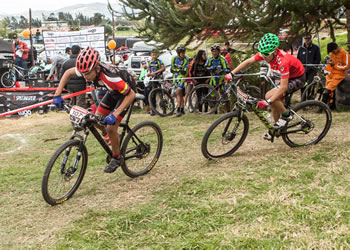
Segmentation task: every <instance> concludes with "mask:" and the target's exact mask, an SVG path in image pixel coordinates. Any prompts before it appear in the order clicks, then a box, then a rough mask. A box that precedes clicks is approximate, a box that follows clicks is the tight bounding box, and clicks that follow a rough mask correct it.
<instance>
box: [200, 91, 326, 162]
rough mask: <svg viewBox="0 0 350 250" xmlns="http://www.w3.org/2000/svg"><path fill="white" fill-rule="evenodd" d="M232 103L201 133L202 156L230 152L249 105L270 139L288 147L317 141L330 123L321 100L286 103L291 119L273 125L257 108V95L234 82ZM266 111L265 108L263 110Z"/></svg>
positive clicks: (244, 127)
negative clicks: (228, 110) (233, 101)
mask: <svg viewBox="0 0 350 250" xmlns="http://www.w3.org/2000/svg"><path fill="white" fill-rule="evenodd" d="M231 86H234V87H235V88H236V89H237V91H236V96H237V102H236V104H235V107H234V108H233V110H232V111H231V112H230V113H227V114H225V115H223V116H222V117H220V118H219V119H217V120H216V121H214V123H213V124H212V125H211V126H210V127H209V129H208V130H207V131H206V133H205V134H204V136H203V139H202V144H201V150H202V154H203V156H204V157H205V158H208V159H216V158H221V157H226V156H230V155H232V154H233V153H234V152H235V151H236V150H237V149H238V148H239V147H240V146H241V145H242V144H243V142H244V140H245V139H246V137H247V134H248V130H249V120H248V117H247V116H246V114H245V112H246V111H247V109H251V110H252V111H253V112H254V113H255V115H256V116H257V117H258V118H259V120H261V122H262V123H263V124H264V125H265V127H266V128H267V129H268V132H269V134H270V135H271V142H273V141H274V139H275V138H277V137H280V136H281V137H282V139H283V141H284V142H285V143H286V144H287V145H288V146H290V147H304V146H308V145H313V144H316V143H318V142H320V141H321V140H322V139H323V138H324V137H325V136H326V135H327V133H328V131H329V129H330V126H331V123H332V113H331V110H330V109H329V108H328V106H327V105H325V104H324V103H322V102H320V101H316V100H309V101H305V102H301V103H299V104H298V105H296V107H294V108H291V107H289V110H290V113H291V114H292V116H293V119H292V120H291V121H289V122H287V123H286V124H285V126H283V127H282V128H279V129H275V128H274V127H273V125H272V124H270V123H269V122H268V120H267V119H266V118H265V116H264V115H263V112H262V110H259V109H258V108H257V103H258V101H259V99H258V98H254V97H252V96H250V95H248V94H247V93H244V92H243V91H242V90H241V89H240V88H239V87H238V86H237V85H236V84H231ZM265 112H267V111H265Z"/></svg>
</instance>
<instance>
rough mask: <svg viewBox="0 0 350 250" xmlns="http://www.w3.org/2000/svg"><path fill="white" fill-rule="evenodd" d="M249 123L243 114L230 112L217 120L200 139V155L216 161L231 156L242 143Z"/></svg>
mask: <svg viewBox="0 0 350 250" xmlns="http://www.w3.org/2000/svg"><path fill="white" fill-rule="evenodd" d="M248 129H249V121H248V118H247V116H246V115H244V114H243V116H242V118H239V116H238V113H237V112H231V113H228V114H225V115H224V116H222V117H220V118H219V119H217V120H216V121H215V122H214V123H213V124H212V125H211V126H210V127H209V129H208V130H207V132H206V133H205V135H204V137H203V139H202V145H201V149H202V154H203V156H204V157H205V158H208V159H216V158H222V157H226V156H230V155H232V154H233V153H234V152H235V151H236V150H237V149H238V148H239V147H240V146H241V145H242V143H243V142H244V140H245V138H246V137H247V134H248Z"/></svg>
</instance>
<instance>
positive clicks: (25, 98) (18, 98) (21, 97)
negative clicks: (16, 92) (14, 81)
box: [15, 95, 36, 101]
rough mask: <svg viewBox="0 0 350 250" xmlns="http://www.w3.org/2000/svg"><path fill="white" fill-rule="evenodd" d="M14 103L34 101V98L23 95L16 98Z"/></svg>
mask: <svg viewBox="0 0 350 250" xmlns="http://www.w3.org/2000/svg"><path fill="white" fill-rule="evenodd" d="M15 100H16V101H35V100H36V96H24V95H20V96H16V99H15Z"/></svg>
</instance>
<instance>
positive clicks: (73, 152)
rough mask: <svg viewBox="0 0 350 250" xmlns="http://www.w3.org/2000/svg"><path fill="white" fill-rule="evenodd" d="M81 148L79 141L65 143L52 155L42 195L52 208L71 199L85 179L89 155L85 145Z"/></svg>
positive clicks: (42, 185)
mask: <svg viewBox="0 0 350 250" xmlns="http://www.w3.org/2000/svg"><path fill="white" fill-rule="evenodd" d="M79 148H80V141H79V140H70V141H68V142H66V143H64V144H63V145H61V146H60V147H59V148H58V149H57V150H56V152H55V153H54V154H53V155H52V157H51V159H50V161H49V162H48V164H47V166H46V169H45V172H44V176H43V179H42V184H41V193H42V195H43V197H44V200H45V201H46V202H47V203H49V204H50V205H52V206H54V205H57V204H60V203H63V202H64V201H66V200H68V199H69V198H71V197H72V195H73V194H74V193H75V191H77V189H78V188H79V185H80V183H81V182H82V180H83V178H84V175H85V171H86V167H87V161H88V153H87V150H86V147H85V145H84V146H83V147H82V150H81V151H80V150H79ZM74 165H76V168H75V166H74Z"/></svg>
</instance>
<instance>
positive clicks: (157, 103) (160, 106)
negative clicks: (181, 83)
mask: <svg viewBox="0 0 350 250" xmlns="http://www.w3.org/2000/svg"><path fill="white" fill-rule="evenodd" d="M148 101H149V104H150V107H151V109H152V110H153V112H154V113H156V114H157V115H159V116H162V117H164V116H169V115H172V114H173V113H174V111H175V109H176V89H175V85H174V84H173V83H172V82H171V81H165V82H164V83H163V84H160V85H159V86H158V88H154V89H152V91H151V92H150V93H149V96H148Z"/></svg>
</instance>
